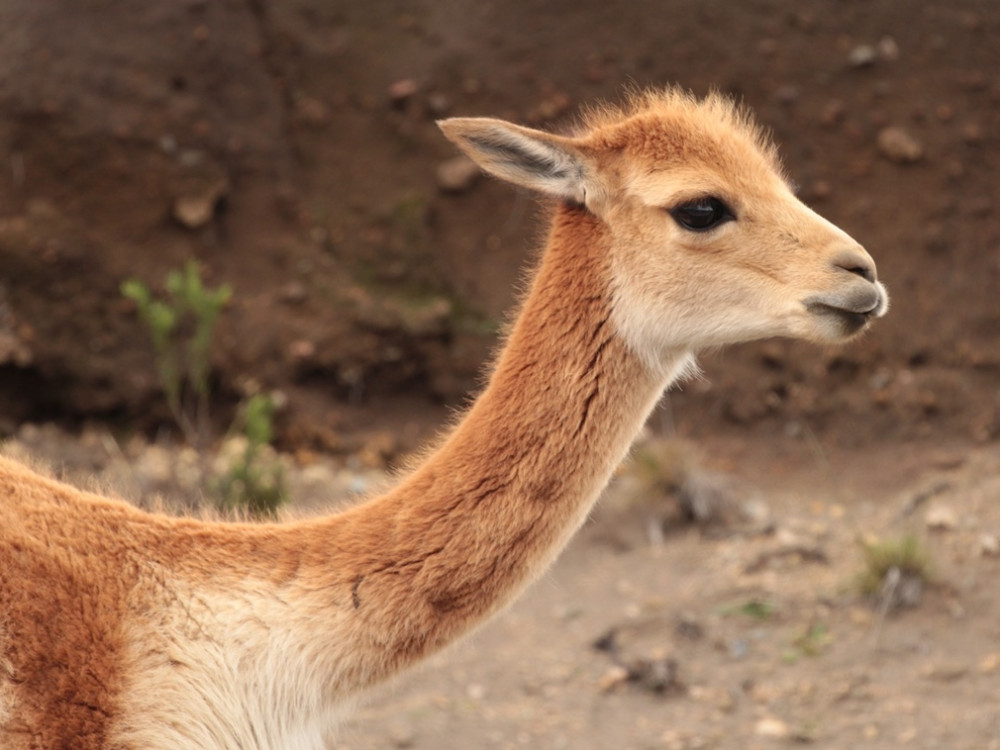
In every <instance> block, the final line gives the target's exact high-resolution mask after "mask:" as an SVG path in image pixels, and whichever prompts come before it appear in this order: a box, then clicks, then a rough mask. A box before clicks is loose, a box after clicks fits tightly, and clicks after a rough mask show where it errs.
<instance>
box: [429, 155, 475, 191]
mask: <svg viewBox="0 0 1000 750" xmlns="http://www.w3.org/2000/svg"><path fill="white" fill-rule="evenodd" d="M481 174H482V172H481V171H480V169H479V165H477V164H476V163H475V162H474V161H472V159H470V158H469V157H467V156H455V157H452V158H451V159H447V160H445V161H443V162H441V163H440V164H439V165H438V168H437V185H438V187H439V188H440V189H441V190H443V191H444V192H446V193H464V192H465V191H466V190H469V189H470V188H471V187H472V186H473V185H475V184H476V181H477V180H478V179H479V176H480V175H481Z"/></svg>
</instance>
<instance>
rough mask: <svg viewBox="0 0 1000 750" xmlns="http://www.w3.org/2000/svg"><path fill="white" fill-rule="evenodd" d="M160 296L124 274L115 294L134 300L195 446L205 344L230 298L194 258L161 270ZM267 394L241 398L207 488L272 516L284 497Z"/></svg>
mask: <svg viewBox="0 0 1000 750" xmlns="http://www.w3.org/2000/svg"><path fill="white" fill-rule="evenodd" d="M164 290H165V293H164V295H163V296H162V297H157V296H154V294H153V292H152V291H151V290H150V289H149V287H148V286H146V284H144V283H143V282H141V281H139V280H138V279H129V280H128V281H126V282H124V283H123V284H122V286H121V291H122V294H123V295H125V296H126V297H128V298H129V299H130V300H132V301H133V302H134V303H135V306H136V310H137V311H138V313H139V317H140V318H141V319H142V320H143V321H144V322H145V323H146V326H147V327H148V328H149V332H150V336H151V338H152V341H153V350H154V352H155V355H156V368H157V372H158V374H159V377H160V385H161V386H162V387H163V392H164V395H165V396H166V399H167V406H168V407H169V409H170V413H171V415H172V416H173V418H174V420H175V421H176V423H177V426H178V427H179V428H180V430H181V432H182V433H183V434H184V437H185V439H186V440H187V441H188V443H189V444H190V445H192V446H193V447H194V448H195V449H196V450H198V451H199V453H200V452H201V450H202V448H203V447H204V445H205V443H206V442H207V440H208V433H209V401H210V399H211V356H210V354H211V347H212V340H213V338H214V337H215V331H216V326H217V324H218V321H219V315H220V314H221V313H222V310H223V309H224V308H225V306H226V304H227V303H228V302H229V300H230V298H231V297H232V289H231V288H230V287H229V285H227V284H222V285H221V286H219V287H217V288H215V289H209V288H208V287H206V286H205V284H204V283H203V282H202V278H201V271H200V270H199V268H198V264H197V263H196V262H194V261H189V262H188V263H187V264H185V266H184V269H183V270H181V271H177V270H173V271H171V272H170V273H168V274H167V278H166V282H165V283H164ZM274 411H275V404H274V401H273V400H272V399H271V398H270V397H268V396H264V395H255V396H252V397H250V398H249V399H248V400H247V401H245V402H244V403H243V405H242V406H241V408H240V411H239V413H238V415H237V418H236V420H235V422H234V425H233V427H232V428H230V432H233V431H239V433H240V434H239V435H237V436H235V437H233V438H230V440H228V441H227V442H226V444H225V445H224V446H223V450H222V451H221V452H220V455H219V457H218V459H217V463H218V468H217V469H216V471H215V475H216V476H215V479H213V480H212V481H211V482H210V484H209V489H210V490H211V491H212V493H213V494H214V495H215V496H216V500H217V502H218V504H219V506H220V507H222V508H225V509H228V510H232V509H237V510H242V511H245V512H246V513H247V514H248V515H250V516H255V517H262V516H268V517H271V516H274V515H275V513H276V512H277V509H278V507H279V506H280V505H281V504H282V503H283V502H284V501H285V498H286V492H285V475H284V467H283V466H282V464H281V462H280V461H279V460H278V459H277V457H276V456H275V455H274V451H273V449H272V448H271V441H272V440H273V439H274Z"/></svg>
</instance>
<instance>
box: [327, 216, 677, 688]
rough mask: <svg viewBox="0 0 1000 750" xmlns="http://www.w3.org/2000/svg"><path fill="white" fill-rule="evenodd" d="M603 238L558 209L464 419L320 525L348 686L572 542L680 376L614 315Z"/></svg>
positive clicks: (501, 600) (403, 655) (471, 618)
mask: <svg viewBox="0 0 1000 750" xmlns="http://www.w3.org/2000/svg"><path fill="white" fill-rule="evenodd" d="M606 242H607V238H606V237H605V235H604V233H603V231H602V228H601V225H600V224H599V222H598V221H597V220H596V219H594V218H593V217H591V216H590V215H589V214H588V213H586V212H585V211H583V210H581V209H575V208H571V207H565V206H564V207H561V208H559V209H558V210H557V213H556V216H555V221H554V226H553V230H552V233H551V236H550V238H549V243H548V246H547V248H546V251H545V254H544V256H543V259H542V263H541V266H540V268H539V270H538V273H537V274H536V276H535V278H534V281H533V284H532V287H531V290H530V293H529V295H528V297H527V299H526V301H525V304H524V306H523V309H522V312H521V314H520V316H519V318H518V320H517V322H516V324H515V326H514V328H513V330H512V331H511V334H510V337H509V339H508V342H507V345H506V347H505V348H504V350H503V352H502V354H501V356H500V358H499V361H498V362H497V365H496V367H495V369H494V372H493V375H492V378H491V379H490V382H489V385H488V387H487V388H486V390H485V391H484V392H483V393H482V395H481V396H480V397H479V398H478V399H477V401H476V402H475V404H474V405H473V407H472V408H471V410H470V411H469V412H468V414H467V415H466V416H465V418H464V419H463V420H462V421H461V423H460V424H459V425H458V426H457V427H456V428H455V429H454V431H453V432H452V433H451V434H450V436H449V437H448V438H447V440H446V441H445V442H444V443H443V445H442V446H441V447H440V448H439V449H438V450H437V451H436V452H435V453H433V454H432V455H431V456H430V458H429V459H428V460H427V461H426V462H425V463H424V464H423V465H422V466H421V467H420V468H419V469H417V470H416V471H415V472H414V473H413V474H412V475H410V476H409V477H408V478H407V479H405V480H404V481H403V482H402V483H401V484H400V485H399V486H398V487H397V488H396V489H394V490H393V491H391V492H390V493H389V494H387V495H385V496H383V497H380V498H378V499H376V500H374V501H372V502H369V503H367V504H365V505H362V506H360V507H358V508H356V509H354V510H353V511H351V512H349V513H347V514H346V515H343V516H339V517H337V518H334V519H329V520H326V521H319V522H317V523H318V524H319V528H318V529H317V532H318V533H317V536H319V537H320V542H319V544H320V545H321V550H318V551H317V558H316V560H317V564H318V563H319V562H320V560H321V559H322V563H323V564H325V565H327V566H329V567H328V568H327V570H328V571H329V572H330V575H332V576H333V577H334V581H332V582H331V583H335V585H336V586H337V587H338V588H339V589H340V590H341V591H342V592H343V593H342V596H341V598H340V599H339V600H338V605H339V606H341V607H342V608H345V609H346V612H340V616H338V617H337V620H338V622H339V623H341V624H342V625H343V626H344V627H347V628H349V629H350V638H348V641H349V642H350V653H349V654H345V655H344V657H345V659H346V662H345V661H339V664H338V672H339V679H338V680H337V682H338V683H340V684H339V686H338V688H340V689H345V688H346V689H348V690H349V689H350V688H351V687H357V686H361V685H364V684H367V683H370V682H376V681H378V680H379V679H381V678H382V677H384V676H387V675H388V674H390V673H392V672H394V671H396V670H398V669H399V668H401V667H404V666H406V665H407V664H408V663H410V662H413V661H415V660H417V659H418V658H420V657H421V656H423V655H425V654H426V653H428V652H430V651H433V650H435V649H438V648H440V647H441V646H443V645H445V644H447V643H448V642H450V641H452V640H454V639H455V638H456V637H457V636H459V635H460V634H461V633H463V632H465V631H467V630H468V629H470V628H471V627H472V626H474V625H475V624H477V623H479V622H481V621H482V620H484V619H485V618H486V617H487V616H488V615H489V614H490V613H492V612H494V611H496V610H497V609H499V608H500V607H502V606H504V605H505V604H507V603H508V602H509V601H510V600H511V599H512V598H513V597H514V596H515V595H516V594H517V593H518V592H519V591H520V590H522V589H523V588H524V587H525V586H526V585H527V584H528V583H529V582H530V581H531V580H532V579H533V578H535V577H536V576H537V575H538V574H539V573H540V572H542V571H543V570H544V569H545V567H546V566H547V565H548V564H549V563H550V562H551V561H552V560H553V558H554V557H555V556H556V554H557V553H558V552H559V551H560V550H561V549H562V548H563V546H564V545H565V544H566V542H567V541H568V539H569V537H570V536H571V534H572V533H573V532H574V531H575V530H576V529H577V528H578V527H579V525H580V524H581V523H582V521H583V520H584V518H585V517H586V514H587V513H588V512H589V510H590V508H591V507H592V505H593V503H594V501H595V500H596V498H597V496H598V495H599V494H600V492H601V490H602V489H603V488H604V486H605V485H606V483H607V482H608V479H609V478H610V475H611V473H612V471H613V470H614V468H615V467H616V466H617V464H618V463H619V462H620V461H621V460H622V458H623V457H624V455H625V453H626V452H627V450H628V448H629V446H630V444H631V442H632V440H633V439H634V437H635V435H636V433H637V431H638V430H639V429H640V428H641V426H642V424H643V422H644V421H645V419H646V417H647V415H648V413H649V411H650V410H651V408H652V407H653V405H654V404H655V402H656V400H657V399H658V398H659V396H660V394H661V392H662V390H663V388H664V386H665V385H666V384H667V382H666V381H667V380H668V379H669V377H670V375H669V373H668V375H666V376H664V375H660V374H653V373H651V372H649V371H648V369H647V368H646V367H645V365H643V364H642V362H640V360H639V359H638V358H637V357H635V356H634V355H633V354H632V353H630V352H629V351H628V350H627V347H626V345H625V344H624V342H623V341H622V340H621V338H620V337H619V336H618V335H617V334H616V332H615V330H614V328H613V324H612V323H611V322H610V311H611V308H610V305H611V300H610V294H609V273H610V271H609V256H608V253H607V247H606ZM682 360H686V354H684V353H679V354H678V363H680V362H681V361H682ZM678 366H680V364H678ZM331 557H332V558H333V559H330V558H331ZM323 558H325V559H323ZM347 592H349V593H347ZM322 635H323V634H322V633H321V632H317V633H316V636H317V637H322ZM345 645H346V644H345Z"/></svg>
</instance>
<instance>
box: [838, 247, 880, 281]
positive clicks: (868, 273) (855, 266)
mask: <svg viewBox="0 0 1000 750" xmlns="http://www.w3.org/2000/svg"><path fill="white" fill-rule="evenodd" d="M833 265H834V268H842V269H844V270H845V271H847V272H848V273H853V274H854V275H855V276H860V277H861V278H863V279H864V280H865V281H869V282H871V283H872V284H874V283H875V266H874V264H873V263H872V262H871V261H870V260H869V259H867V258H864V257H861V256H859V255H855V254H853V253H851V254H850V255H842V256H840V257H839V258H836V259H835V260H834V261H833Z"/></svg>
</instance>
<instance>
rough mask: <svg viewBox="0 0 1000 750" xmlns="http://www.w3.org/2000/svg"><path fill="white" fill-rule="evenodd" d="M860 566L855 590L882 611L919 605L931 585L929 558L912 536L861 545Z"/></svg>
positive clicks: (911, 534) (909, 534) (922, 546)
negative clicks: (925, 589)
mask: <svg viewBox="0 0 1000 750" xmlns="http://www.w3.org/2000/svg"><path fill="white" fill-rule="evenodd" d="M861 550H862V554H863V562H862V567H861V570H860V571H859V573H858V575H857V588H858V591H860V592H861V594H862V595H864V596H866V597H870V598H872V599H873V600H874V601H875V602H876V604H877V605H878V606H879V608H881V609H884V610H886V611H889V610H894V609H898V608H900V607H907V606H915V605H916V604H918V603H919V601H920V597H921V593H922V592H923V588H924V586H926V585H927V584H928V583H930V581H931V569H932V565H931V556H930V553H929V552H928V551H927V549H926V547H925V546H924V544H923V543H922V542H921V541H920V538H919V537H918V536H917V535H916V534H913V533H908V534H904V535H903V536H901V537H897V538H890V539H884V540H879V541H872V542H869V541H864V540H862V541H861Z"/></svg>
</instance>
